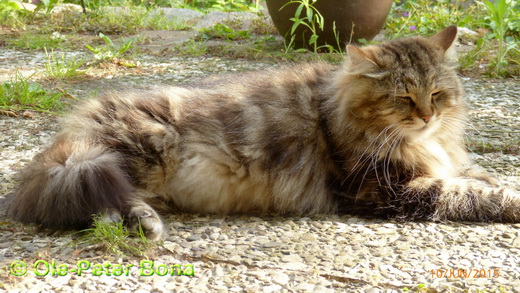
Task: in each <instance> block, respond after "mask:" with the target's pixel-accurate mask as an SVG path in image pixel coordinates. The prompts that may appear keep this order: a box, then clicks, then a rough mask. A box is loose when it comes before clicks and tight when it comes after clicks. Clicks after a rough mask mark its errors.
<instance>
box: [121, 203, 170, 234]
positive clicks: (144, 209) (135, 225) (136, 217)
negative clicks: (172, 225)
mask: <svg viewBox="0 0 520 293" xmlns="http://www.w3.org/2000/svg"><path fill="white" fill-rule="evenodd" d="M128 216H129V218H130V225H129V228H130V230H131V231H139V227H140V228H141V229H142V230H143V232H144V235H145V236H146V238H148V239H150V240H152V241H157V240H160V239H161V237H162V234H163V231H164V225H163V222H162V220H161V218H160V217H159V215H158V214H157V213H156V212H155V211H154V210H153V209H152V208H151V207H150V206H148V205H147V204H144V203H142V204H139V205H137V206H134V207H132V208H131V209H130V213H129V214H128Z"/></svg>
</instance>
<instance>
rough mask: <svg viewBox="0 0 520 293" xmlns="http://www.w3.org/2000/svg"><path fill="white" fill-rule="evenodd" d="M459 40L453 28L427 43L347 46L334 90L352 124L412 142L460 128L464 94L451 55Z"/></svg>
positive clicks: (423, 40) (404, 41)
mask: <svg viewBox="0 0 520 293" xmlns="http://www.w3.org/2000/svg"><path fill="white" fill-rule="evenodd" d="M456 36H457V27H455V26H450V27H447V28H446V29H444V30H442V31H441V32H439V33H437V34H435V35H434V36H432V37H429V38H426V37H410V38H403V39H399V40H395V41H390V42H386V43H383V44H380V45H371V46H366V47H363V48H358V47H354V46H348V47H347V50H348V58H347V61H346V64H345V65H344V67H343V68H342V69H341V70H340V71H339V73H338V75H337V77H336V82H335V88H336V89H337V93H338V98H339V99H340V103H342V104H343V105H342V107H344V109H346V110H347V111H346V112H347V113H346V115H349V116H350V117H349V118H350V119H349V120H350V121H352V120H358V121H359V123H362V124H363V125H362V126H364V127H366V128H367V129H373V130H374V131H375V132H380V131H383V130H384V129H390V130H393V129H399V131H400V132H401V133H403V134H404V135H406V136H409V137H424V136H426V135H429V134H432V133H433V132H435V131H438V130H439V129H443V127H442V126H444V128H449V126H450V125H458V124H460V123H462V121H463V118H464V116H465V106H464V101H463V99H462V95H463V91H462V86H461V84H460V81H459V79H458V77H457V74H456V72H455V70H454V62H453V61H454V60H453V59H454V58H453V55H454V54H453V52H452V51H453V49H452V46H453V43H454V41H455V39H456ZM457 127H458V126H457ZM459 128H461V127H459Z"/></svg>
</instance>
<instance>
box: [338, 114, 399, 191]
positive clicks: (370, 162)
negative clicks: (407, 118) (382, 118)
mask: <svg viewBox="0 0 520 293" xmlns="http://www.w3.org/2000/svg"><path fill="white" fill-rule="evenodd" d="M405 134H406V127H404V126H402V125H400V124H397V123H394V124H391V125H389V126H387V127H386V128H384V129H383V130H382V131H381V132H380V133H379V134H378V135H377V136H376V137H375V138H374V139H373V140H372V141H371V142H370V144H369V145H368V146H367V147H366V148H365V150H364V151H363V153H362V154H361V155H360V156H359V159H358V160H357V161H356V163H355V164H354V166H353V167H352V168H351V170H350V172H349V174H348V175H347V176H346V178H345V181H346V180H347V179H348V178H350V179H351V180H352V181H351V183H350V185H349V188H348V189H349V190H350V189H351V187H352V184H353V183H354V181H357V180H354V179H355V178H356V177H357V176H358V174H359V173H360V172H361V171H362V170H364V173H363V176H362V178H361V180H360V181H359V186H358V190H357V192H356V198H355V201H357V199H358V197H359V195H360V191H361V187H362V186H363V183H364V182H365V180H366V177H367V174H368V173H369V172H370V171H374V172H375V176H376V180H377V181H378V184H379V185H380V186H382V185H383V184H386V185H388V186H389V187H390V186H391V181H392V179H391V177H392V176H391V172H392V170H391V163H392V157H393V154H394V153H395V151H396V150H397V149H398V148H399V146H400V145H401V142H402V141H403V139H404V137H405ZM380 169H381V170H382V174H380V173H379V172H380ZM345 181H343V183H344V182H345ZM390 190H392V188H390Z"/></svg>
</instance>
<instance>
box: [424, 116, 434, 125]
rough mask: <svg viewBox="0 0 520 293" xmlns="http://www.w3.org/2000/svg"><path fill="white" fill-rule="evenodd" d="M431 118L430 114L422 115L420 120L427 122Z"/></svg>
mask: <svg viewBox="0 0 520 293" xmlns="http://www.w3.org/2000/svg"><path fill="white" fill-rule="evenodd" d="M431 119H432V115H424V116H423V117H422V120H423V121H424V123H426V124H428V122H430V120H431Z"/></svg>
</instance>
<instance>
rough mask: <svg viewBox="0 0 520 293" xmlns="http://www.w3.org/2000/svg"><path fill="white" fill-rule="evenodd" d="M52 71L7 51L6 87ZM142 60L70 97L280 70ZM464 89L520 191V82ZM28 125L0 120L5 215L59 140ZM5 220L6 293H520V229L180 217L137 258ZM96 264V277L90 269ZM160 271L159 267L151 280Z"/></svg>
mask: <svg viewBox="0 0 520 293" xmlns="http://www.w3.org/2000/svg"><path fill="white" fill-rule="evenodd" d="M15 57H16V58H15ZM43 61H44V58H42V55H41V54H39V53H23V52H16V51H5V52H3V53H2V56H0V80H1V79H2V77H5V74H6V73H8V72H12V70H13V68H14V67H18V68H19V69H20V70H21V71H22V72H26V73H29V72H31V71H33V70H34V68H40V69H41V68H42V67H43V65H42V64H43V63H42V62H43ZM141 62H142V66H141V68H143V72H140V73H139V72H132V73H131V74H126V75H125V74H121V73H114V74H113V75H109V76H107V75H103V76H100V77H101V78H93V79H88V80H83V81H78V82H75V83H73V84H68V85H66V86H65V88H66V89H67V90H68V91H69V92H70V93H72V94H73V95H75V96H78V97H82V96H89V95H91V94H93V93H94V92H97V91H99V90H102V89H106V88H113V87H117V86H125V85H130V86H142V85H143V84H145V85H149V84H158V83H178V82H185V81H189V80H192V79H195V78H199V77H202V76H206V75H209V74H213V73H216V72H229V71H243V70H249V69H259V68H266V67H270V66H273V65H272V64H267V63H258V62H252V61H244V60H242V61H240V60H222V59H218V58H182V59H181V58H169V59H159V58H146V57H143V58H142V60H141ZM4 79H5V78H4ZM464 84H465V86H466V89H467V96H468V101H469V103H470V105H471V109H472V110H471V112H470V115H471V118H472V119H471V126H470V128H469V129H468V140H469V142H470V147H471V149H473V150H475V151H478V153H474V154H472V157H473V159H474V160H475V162H476V163H478V164H479V165H481V166H483V167H484V168H486V169H488V170H489V171H490V172H495V173H496V174H497V176H498V177H500V178H501V179H502V180H503V181H504V182H505V183H506V184H508V185H510V186H512V187H513V188H517V189H518V186H519V185H520V184H519V183H520V158H519V149H518V146H519V144H520V84H519V82H518V81H501V82H490V81H488V80H470V79H464ZM26 116H27V117H18V118H13V117H7V116H0V160H1V163H0V214H1V213H3V211H2V210H4V209H5V205H3V204H2V203H1V202H2V198H3V197H5V195H6V194H8V193H10V192H12V190H13V188H14V185H15V182H16V180H15V174H16V172H17V171H18V170H20V168H22V167H23V165H25V164H26V163H27V162H28V161H29V160H30V159H31V158H32V157H33V156H34V155H35V154H36V153H37V152H38V151H39V150H40V149H41V148H42V146H43V145H45V144H46V143H47V142H48V141H49V138H50V137H51V136H52V135H53V134H54V133H55V132H56V130H57V125H58V123H57V122H58V118H57V117H55V116H50V115H43V114H32V113H27V115H26ZM0 219H1V220H0V231H1V233H0V291H2V290H7V291H13V292H15V291H29V292H38V291H57V292H58V291H59V292H81V291H82V290H83V291H96V292H103V291H105V292H130V291H137V292H152V291H153V292H338V291H339V292H341V291H348V292H370V293H372V292H403V291H406V290H407V289H406V288H408V289H410V290H411V291H420V292H445V291H446V292H464V291H470V292H482V290H484V289H489V290H490V291H491V292H520V291H519V290H520V289H518V288H520V265H519V264H520V224H514V225H505V224H482V223H452V222H445V223H431V222H413V223H400V222H395V221H390V220H380V219H365V218H358V217H352V216H348V215H340V216H339V215H319V216H314V217H310V218H309V217H282V216H275V215H266V216H262V217H251V216H233V217H219V216H200V215H186V214H180V215H170V216H167V217H166V218H165V221H166V223H167V225H168V228H167V231H168V235H169V236H167V237H166V238H165V239H164V242H162V243H160V244H159V245H157V247H154V248H153V249H152V251H150V252H149V254H148V256H147V257H135V256H129V255H123V256H121V255H112V254H109V253H106V252H104V251H103V250H101V249H100V248H99V247H98V246H96V245H86V244H80V243H79V242H78V241H76V240H75V239H76V238H77V235H76V234H72V233H70V232H62V233H49V232H47V231H40V230H38V229H37V228H36V227H34V226H31V225H21V224H19V223H13V222H12V221H10V220H7V219H3V218H0ZM17 261H23V262H25V263H27V265H28V271H27V272H26V273H25V274H23V275H22V276H16V275H14V274H13V273H11V272H10V266H11V264H13V263H15V264H16V262H17ZM152 262H153V264H152ZM35 264H36V266H37V268H38V270H37V271H36V272H35V271H34V269H33V266H34V265H35ZM87 264H89V265H90V268H89V269H87V270H86V271H81V272H80V271H78V266H79V267H80V268H86V266H87ZM109 266H110V267H109ZM100 267H103V270H98V269H99V268H100ZM149 267H153V268H154V269H155V271H154V273H153V275H151V276H148V275H150V274H151V272H152V271H151V270H150V269H149ZM178 267H180V268H181V269H182V270H183V273H182V274H181V275H177V274H176V273H178V270H175V269H176V268H178ZM13 268H14V267H13ZM47 268H49V269H48V271H47ZM172 272H173V273H174V274H173V275H171V273H172ZM192 273H193V275H192ZM37 274H39V275H42V276H37Z"/></svg>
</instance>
